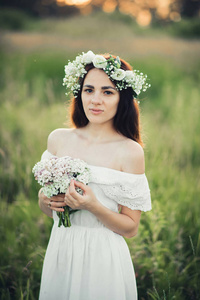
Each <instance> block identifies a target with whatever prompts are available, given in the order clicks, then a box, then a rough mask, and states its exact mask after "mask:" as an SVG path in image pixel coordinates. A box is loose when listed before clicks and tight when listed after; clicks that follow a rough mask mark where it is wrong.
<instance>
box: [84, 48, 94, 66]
mask: <svg viewBox="0 0 200 300" xmlns="http://www.w3.org/2000/svg"><path fill="white" fill-rule="evenodd" d="M94 57H95V54H94V53H93V52H92V51H91V50H90V51H88V52H87V53H83V63H84V64H86V65H87V64H90V63H91V62H92V60H93V59H94Z"/></svg>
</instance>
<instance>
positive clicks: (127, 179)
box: [41, 150, 151, 212]
mask: <svg viewBox="0 0 200 300" xmlns="http://www.w3.org/2000/svg"><path fill="white" fill-rule="evenodd" d="M52 156H55V155H53V154H51V153H50V152H49V151H48V150H46V151H45V152H44V153H43V154H42V157H41V159H46V158H50V157H52ZM88 166H89V167H90V169H91V183H96V184H98V186H99V187H100V188H101V190H102V191H103V193H104V194H105V195H106V196H107V197H108V198H110V199H112V200H114V201H116V202H117V203H118V204H121V205H123V206H126V207H128V208H130V209H132V210H141V211H144V212H145V211H149V210H151V196H150V189H149V185H148V181H147V178H146V175H145V174H131V173H126V172H121V171H117V170H114V169H109V168H105V167H99V166H93V165H88Z"/></svg>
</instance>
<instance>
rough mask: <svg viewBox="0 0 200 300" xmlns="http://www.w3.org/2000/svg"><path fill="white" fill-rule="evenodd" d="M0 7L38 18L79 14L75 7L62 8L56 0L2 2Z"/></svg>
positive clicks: (12, 0) (11, 0)
mask: <svg viewBox="0 0 200 300" xmlns="http://www.w3.org/2000/svg"><path fill="white" fill-rule="evenodd" d="M0 7H3V8H7V9H9V8H10V9H13V8H14V9H17V10H23V11H25V12H26V13H28V14H29V15H33V16H36V17H46V16H55V17H59V16H70V15H74V14H77V13H79V9H78V8H77V7H76V6H75V5H72V6H71V5H70V6H69V5H65V6H61V5H59V3H58V2H57V1H56V0H31V1H29V0H9V1H8V0H1V1H0Z"/></svg>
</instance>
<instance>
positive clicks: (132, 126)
mask: <svg viewBox="0 0 200 300" xmlns="http://www.w3.org/2000/svg"><path fill="white" fill-rule="evenodd" d="M102 56H104V57H105V58H106V59H109V58H110V55H109V54H105V55H102ZM112 57H114V58H116V56H114V55H112ZM120 61H121V69H123V70H132V68H131V66H130V65H129V64H128V63H127V62H126V61H125V60H123V59H120ZM94 68H95V67H94V65H93V64H92V63H91V64H88V65H86V67H85V69H86V71H87V73H88V72H89V71H90V70H91V69H94ZM87 73H86V75H87ZM86 75H85V76H86ZM85 76H84V77H83V78H80V79H79V83H80V85H81V88H80V91H79V92H78V95H77V97H76V98H73V99H72V100H71V106H70V112H71V114H70V116H71V123H72V124H73V125H74V126H75V127H76V128H81V127H85V126H86V125H87V124H88V122H89V121H88V119H87V117H86V115H85V112H84V109H83V105H82V99H81V92H82V87H83V82H84V79H85ZM113 83H114V84H115V81H113ZM119 93H120V100H119V104H118V108H117V113H116V115H115V117H114V121H113V125H114V128H115V129H116V131H117V132H119V133H121V134H122V135H124V136H125V137H127V138H130V139H132V140H134V141H136V142H138V143H139V144H140V145H141V146H143V142H142V139H141V132H140V113H139V106H138V103H137V102H136V101H135V100H134V96H133V92H132V88H127V89H123V90H121V91H119Z"/></svg>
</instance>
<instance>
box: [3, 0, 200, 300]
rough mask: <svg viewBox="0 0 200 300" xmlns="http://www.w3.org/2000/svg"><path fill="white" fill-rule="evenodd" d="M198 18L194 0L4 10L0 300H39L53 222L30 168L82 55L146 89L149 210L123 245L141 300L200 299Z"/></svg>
mask: <svg viewBox="0 0 200 300" xmlns="http://www.w3.org/2000/svg"><path fill="white" fill-rule="evenodd" d="M199 16H200V8H199V2H198V1H196V0H190V1H189V0H182V1H181V0H149V1H148V0H94V1H91V0H82V1H81V0H57V1H56V0H34V1H33V0H32V1H27V0H21V1H16V0H10V1H6V0H3V1H1V2H0V43H1V44H0V45H1V49H0V73H1V74H0V75H1V77H0V243H1V246H0V299H2V300H7V299H27V300H28V299H31V300H33V299H37V298H38V292H39V285H40V275H41V269H42V262H43V258H44V254H45V249H46V246H47V243H48V238H49V235H50V230H51V225H52V220H51V219H50V218H48V217H46V216H45V215H44V214H42V213H41V211H40V209H39V207H38V204H37V191H38V189H39V186H38V185H37V183H36V182H35V180H34V178H33V175H32V172H31V170H32V167H33V165H34V164H35V163H36V162H37V161H38V160H39V159H40V156H41V154H42V152H43V151H44V150H45V149H46V140H47V136H48V134H49V133H50V132H51V131H52V130H54V129H55V128H58V127H64V126H66V125H64V123H65V122H66V115H67V105H68V103H69V99H67V98H66V96H65V90H64V87H63V86H62V78H63V76H64V65H65V64H66V63H67V61H68V59H74V58H75V57H76V55H77V54H80V53H81V52H82V51H85V52H86V51H88V50H93V51H94V52H95V53H105V52H110V53H112V54H116V55H119V56H120V57H122V58H124V59H126V60H128V61H129V62H130V63H131V65H132V66H133V67H134V68H135V69H139V70H141V71H143V72H144V73H146V74H148V76H149V78H150V83H151V84H152V88H151V89H149V90H148V91H147V92H146V93H145V94H144V95H143V94H141V97H140V100H141V102H140V109H141V122H142V129H143V131H142V132H143V139H144V143H145V157H146V174H147V177H148V180H149V184H150V188H151V195H152V203H153V210H152V211H151V212H148V213H146V214H143V215H142V220H141V225H140V230H139V233H138V235H137V236H136V237H134V238H132V239H129V240H127V243H128V245H129V248H130V251H131V256H132V259H133V262H134V266H135V272H136V276H137V284H138V294H139V300H149V299H163V300H166V299H167V300H171V299H176V300H197V299H200V287H199V282H200V271H199V270H200V261H199V260H200V217H199V216H200V179H199V178H200V137H199V132H200V109H199V101H200V91H199V79H200V70H199V67H200V40H199V37H200V21H199ZM69 142H70V141H69ZM111 284H112V279H111ZM113 288H114V287H113Z"/></svg>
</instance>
